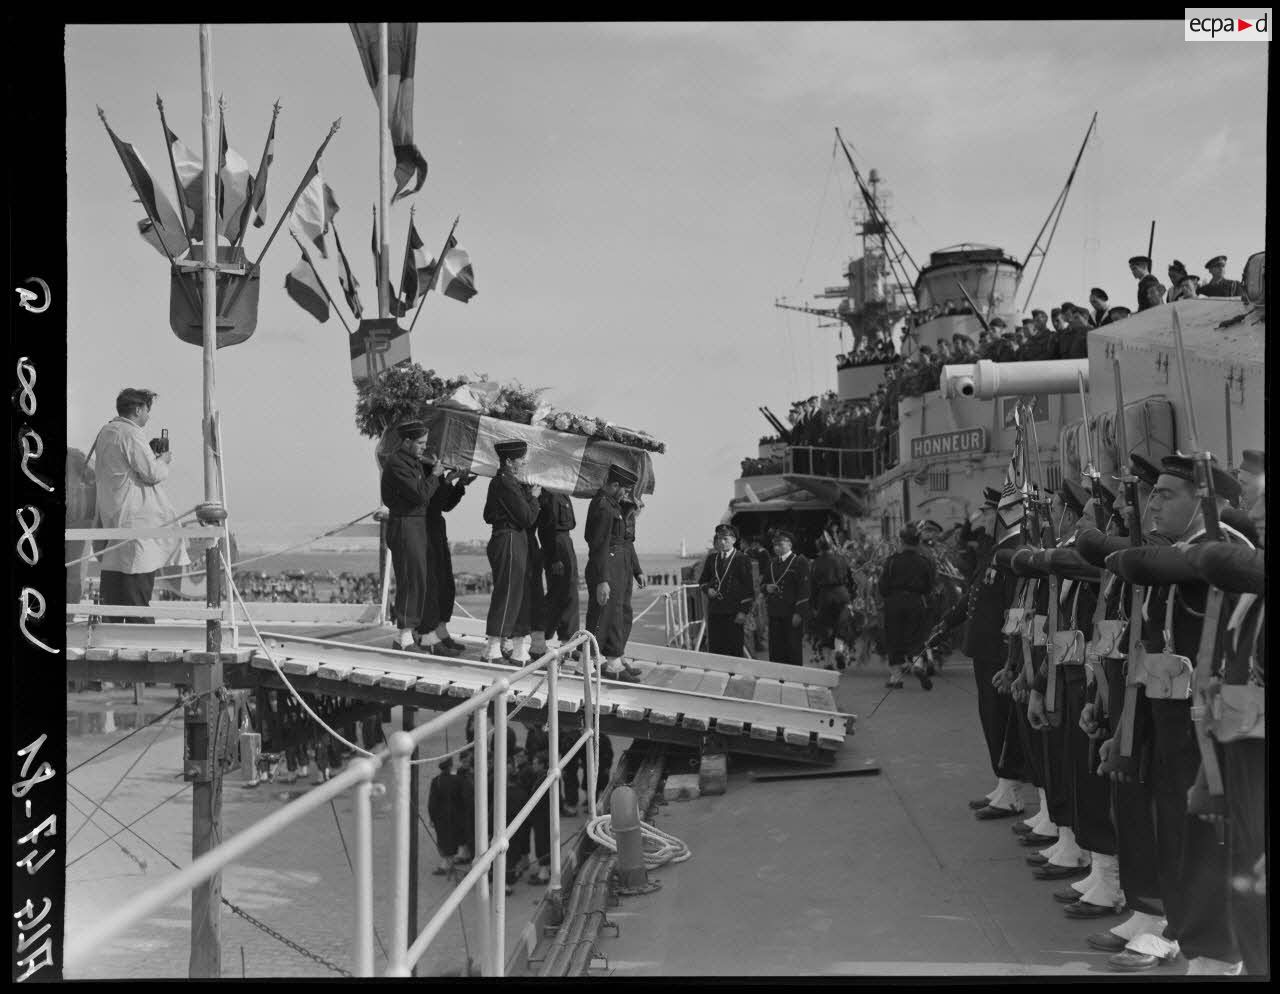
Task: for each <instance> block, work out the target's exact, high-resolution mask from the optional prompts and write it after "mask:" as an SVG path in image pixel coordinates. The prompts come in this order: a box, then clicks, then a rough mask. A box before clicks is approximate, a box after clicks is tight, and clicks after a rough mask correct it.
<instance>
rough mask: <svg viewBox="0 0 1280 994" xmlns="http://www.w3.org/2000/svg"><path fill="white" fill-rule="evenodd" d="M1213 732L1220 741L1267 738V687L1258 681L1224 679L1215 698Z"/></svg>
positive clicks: (1211, 724) (1211, 727) (1211, 726)
mask: <svg viewBox="0 0 1280 994" xmlns="http://www.w3.org/2000/svg"><path fill="white" fill-rule="evenodd" d="M1209 730H1210V733H1211V734H1212V735H1213V737H1214V738H1215V739H1216V740H1217V741H1219V742H1234V741H1236V740H1237V739H1262V738H1266V732H1267V715H1266V690H1265V688H1263V687H1259V686H1257V685H1256V684H1231V683H1224V684H1222V686H1221V687H1220V688H1219V689H1218V693H1217V694H1215V695H1214V698H1213V720H1212V722H1211V723H1210V726H1209Z"/></svg>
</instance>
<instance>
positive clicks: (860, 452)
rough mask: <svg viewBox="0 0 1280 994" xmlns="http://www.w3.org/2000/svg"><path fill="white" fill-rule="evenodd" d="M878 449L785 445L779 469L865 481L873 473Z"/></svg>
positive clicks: (804, 474) (808, 474) (787, 471)
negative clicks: (785, 448) (784, 454)
mask: <svg viewBox="0 0 1280 994" xmlns="http://www.w3.org/2000/svg"><path fill="white" fill-rule="evenodd" d="M879 454H881V453H880V450H879V449H875V448H870V449H831V448H825V447H823V446H817V445H788V446H787V452H786V456H785V457H784V459H783V472H784V473H792V474H796V475H799V476H827V477H831V478H832V479H839V480H869V479H870V478H871V477H872V476H875V475H876V458H877V455H879Z"/></svg>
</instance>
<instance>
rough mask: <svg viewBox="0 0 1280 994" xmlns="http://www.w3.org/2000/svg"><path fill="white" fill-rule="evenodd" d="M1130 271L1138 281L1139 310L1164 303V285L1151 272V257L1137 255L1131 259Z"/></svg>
mask: <svg viewBox="0 0 1280 994" xmlns="http://www.w3.org/2000/svg"><path fill="white" fill-rule="evenodd" d="M1129 272H1131V273H1133V278H1134V279H1135V280H1137V281H1138V310H1140V311H1145V310H1146V309H1147V308H1148V307H1155V306H1157V305H1159V304H1163V303H1164V293H1165V288H1164V285H1163V284H1162V283H1161V282H1160V281H1159V280H1158V279H1156V277H1155V276H1154V275H1153V274H1152V272H1151V259H1150V257H1148V256H1145V255H1135V256H1133V257H1132V258H1131V259H1130V260H1129Z"/></svg>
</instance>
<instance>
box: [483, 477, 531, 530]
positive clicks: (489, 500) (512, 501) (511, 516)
mask: <svg viewBox="0 0 1280 994" xmlns="http://www.w3.org/2000/svg"><path fill="white" fill-rule="evenodd" d="M538 511H539V508H538V500H537V498H536V497H534V496H533V494H532V493H530V491H529V488H528V487H526V486H525V485H524V484H523V483H521V482H520V481H519V480H517V479H516V478H515V477H514V476H512V475H511V474H510V473H499V474H498V475H497V476H495V477H494V478H493V479H492V480H490V481H489V492H488V493H487V494H485V499H484V521H485V524H487V525H492V526H493V530H494V531H495V532H498V531H527V530H528V529H529V528H532V527H533V524H534V522H536V521H537V520H538Z"/></svg>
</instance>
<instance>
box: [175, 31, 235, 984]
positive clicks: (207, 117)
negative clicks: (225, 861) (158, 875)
mask: <svg viewBox="0 0 1280 994" xmlns="http://www.w3.org/2000/svg"><path fill="white" fill-rule="evenodd" d="M200 94H201V124H202V125H203V139H204V169H203V181H204V190H203V193H204V266H203V267H202V269H203V271H202V273H201V277H202V281H203V288H202V293H203V295H204V299H203V300H202V304H203V308H202V317H203V319H204V321H203V323H204V341H203V345H204V349H203V394H204V417H203V420H202V424H201V428H202V431H201V434H202V436H203V438H202V447H203V450H204V502H203V503H202V504H200V505H199V506H198V507H197V508H196V515H197V517H198V519H199V521H200V523H201V524H202V525H218V524H221V523H223V522H224V521H226V517H227V512H226V509H225V508H224V507H223V504H222V493H221V488H220V477H219V473H218V461H219V458H220V456H219V453H218V452H217V449H216V445H217V438H218V431H217V418H218V414H217V408H216V406H215V404H214V353H215V352H216V350H217V335H218V287H217V284H218V214H217V211H218V186H217V166H216V163H217V162H218V152H217V148H218V135H217V122H216V119H215V118H214V115H213V38H212V32H211V30H210V27H209V25H208V24H201V25H200ZM219 553H220V550H219V548H218V545H217V544H211V545H210V546H209V547H208V548H207V549H206V551H205V592H206V602H207V603H208V605H209V606H210V607H221V606H222V562H221V558H220V555H219ZM227 555H228V557H229V556H230V555H231V550H230V548H229V547H228V549H227ZM205 650H206V660H205V661H203V662H201V663H200V664H199V665H196V666H194V667H193V670H194V672H193V676H192V686H191V691H192V692H193V693H195V694H197V695H199V696H198V698H197V701H196V702H195V703H193V704H192V705H189V706H188V707H187V708H185V709H184V715H183V719H184V720H183V725H184V736H185V740H186V742H187V745H188V748H189V749H190V755H189V757H188V759H187V762H186V764H185V765H186V769H185V770H184V778H185V779H187V780H190V781H192V796H191V858H192V860H193V861H194V860H197V859H199V858H200V857H201V856H203V855H205V854H206V853H208V852H209V851H210V850H212V849H213V848H214V847H215V846H216V845H217V844H218V843H219V842H220V841H221V836H222V830H221V822H222V768H221V766H220V765H219V761H218V757H217V756H216V755H214V749H213V743H212V739H213V732H214V730H215V729H216V728H217V727H218V721H219V718H220V710H221V707H222V705H221V702H220V701H219V700H218V697H217V695H218V694H220V693H221V691H222V621H221V620H220V619H217V618H214V619H211V620H209V621H207V622H205ZM221 902H222V874H221V873H215V874H213V876H211V877H210V878H209V879H208V880H206V881H205V882H204V883H202V884H200V885H199V886H197V887H195V888H193V889H192V891H191V957H190V960H189V961H188V967H187V972H188V976H190V977H191V978H192V979H197V978H207V977H212V978H217V977H219V976H221V970H222V921H221Z"/></svg>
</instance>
